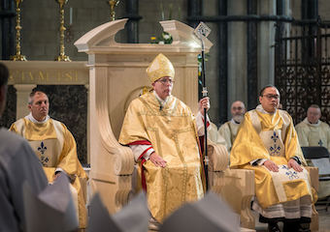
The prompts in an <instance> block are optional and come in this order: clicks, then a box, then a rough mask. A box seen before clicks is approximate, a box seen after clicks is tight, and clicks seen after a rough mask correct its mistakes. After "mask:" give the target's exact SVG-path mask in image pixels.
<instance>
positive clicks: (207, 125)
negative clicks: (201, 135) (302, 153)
mask: <svg viewBox="0 0 330 232" xmlns="http://www.w3.org/2000/svg"><path fill="white" fill-rule="evenodd" d="M202 120H203V122H204V118H202ZM209 125H210V122H209V121H207V122H206V128H208V127H209Z"/></svg>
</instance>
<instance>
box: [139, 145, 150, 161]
mask: <svg viewBox="0 0 330 232" xmlns="http://www.w3.org/2000/svg"><path fill="white" fill-rule="evenodd" d="M151 148H152V147H149V148H147V149H145V150H144V152H142V154H141V155H140V156H139V159H142V157H143V155H144V154H145V153H146V152H147V151H149V150H150V149H151Z"/></svg>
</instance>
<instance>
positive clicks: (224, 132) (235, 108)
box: [219, 101, 246, 152]
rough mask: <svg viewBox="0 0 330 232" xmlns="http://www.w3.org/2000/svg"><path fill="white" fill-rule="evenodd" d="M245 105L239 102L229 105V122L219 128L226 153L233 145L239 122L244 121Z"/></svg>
mask: <svg viewBox="0 0 330 232" xmlns="http://www.w3.org/2000/svg"><path fill="white" fill-rule="evenodd" d="M245 111H246V109H245V105H244V103H243V102H241V101H235V102H233V104H232V105H231V108H230V112H231V116H232V118H231V120H230V121H228V122H226V123H224V124H223V125H221V126H220V128H219V135H220V136H221V137H222V138H224V139H225V141H226V145H225V146H226V148H227V150H228V152H230V151H231V148H232V146H233V144H234V141H235V138H236V136H237V132H238V129H239V126H240V125H241V122H242V121H243V119H244V114H245Z"/></svg>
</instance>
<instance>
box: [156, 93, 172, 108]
mask: <svg viewBox="0 0 330 232" xmlns="http://www.w3.org/2000/svg"><path fill="white" fill-rule="evenodd" d="M153 93H154V95H155V97H156V99H157V101H158V102H159V104H160V105H161V106H162V107H164V106H165V104H166V103H167V102H168V100H169V99H170V96H168V97H166V99H165V100H163V99H161V98H160V97H159V96H158V94H157V93H156V91H153Z"/></svg>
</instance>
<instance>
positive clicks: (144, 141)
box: [128, 140, 151, 145]
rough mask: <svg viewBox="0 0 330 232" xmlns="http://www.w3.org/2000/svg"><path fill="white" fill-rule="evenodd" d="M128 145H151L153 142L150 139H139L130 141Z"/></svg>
mask: <svg viewBox="0 0 330 232" xmlns="http://www.w3.org/2000/svg"><path fill="white" fill-rule="evenodd" d="M128 145H151V143H150V142H149V141H148V140H139V141H134V142H132V143H129V144H128Z"/></svg>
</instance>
